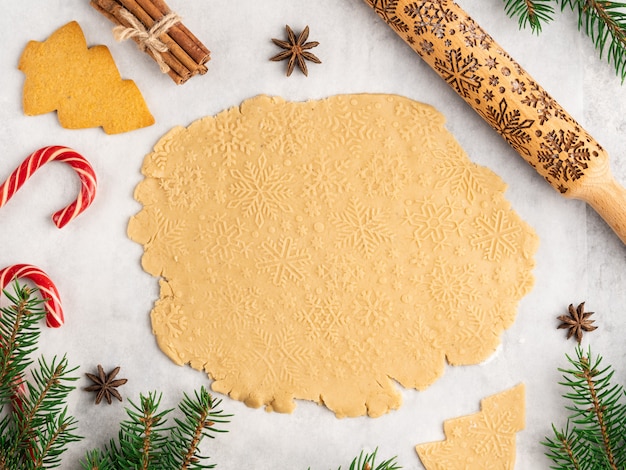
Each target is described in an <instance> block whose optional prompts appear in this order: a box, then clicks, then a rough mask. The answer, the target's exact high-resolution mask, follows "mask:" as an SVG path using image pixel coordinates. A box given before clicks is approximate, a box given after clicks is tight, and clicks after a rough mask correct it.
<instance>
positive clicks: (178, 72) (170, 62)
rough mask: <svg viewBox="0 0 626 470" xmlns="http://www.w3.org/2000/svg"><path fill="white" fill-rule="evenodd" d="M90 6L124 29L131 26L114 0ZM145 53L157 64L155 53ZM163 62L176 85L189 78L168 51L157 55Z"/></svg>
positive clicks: (93, 1)
mask: <svg viewBox="0 0 626 470" xmlns="http://www.w3.org/2000/svg"><path fill="white" fill-rule="evenodd" d="M90 4H91V6H92V7H94V8H95V9H96V10H97V11H99V12H100V13H102V14H104V15H105V16H106V17H107V18H109V19H110V20H111V21H113V22H114V23H115V24H117V25H121V26H124V27H126V28H128V27H131V26H132V25H131V24H130V23H129V22H128V21H127V20H126V19H125V18H124V17H123V16H122V13H121V11H122V9H123V7H122V6H121V5H120V4H119V3H117V2H116V1H115V0H91V2H90ZM133 40H134V41H135V42H136V43H137V44H138V45H140V46H141V41H140V40H139V39H137V38H133ZM146 53H147V54H148V55H149V56H150V57H152V58H153V59H154V60H155V62H158V60H157V58H156V57H155V53H154V52H152V51H150V50H146ZM159 54H160V57H161V59H162V60H163V62H164V63H165V64H166V65H167V66H168V67H169V68H170V69H169V70H168V71H167V74H168V75H169V77H170V78H171V79H172V80H173V81H174V82H175V83H176V84H177V85H180V84H182V83H185V82H186V81H187V80H189V78H190V77H191V72H190V71H189V70H188V69H186V68H185V67H184V66H183V65H182V64H181V63H180V62H179V61H178V59H176V57H174V56H173V54H172V53H171V52H169V51H167V52H163V53H159Z"/></svg>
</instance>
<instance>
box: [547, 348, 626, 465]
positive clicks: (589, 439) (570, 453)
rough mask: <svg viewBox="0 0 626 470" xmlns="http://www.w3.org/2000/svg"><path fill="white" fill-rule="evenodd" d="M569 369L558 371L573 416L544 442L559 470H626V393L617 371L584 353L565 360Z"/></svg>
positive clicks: (554, 429)
mask: <svg viewBox="0 0 626 470" xmlns="http://www.w3.org/2000/svg"><path fill="white" fill-rule="evenodd" d="M567 360H568V361H569V363H570V365H571V367H570V368H568V369H559V371H560V372H562V373H563V374H564V375H563V381H562V382H561V383H560V384H561V385H563V386H564V387H566V389H567V393H565V394H564V395H563V397H564V398H565V399H567V400H568V405H567V406H566V409H567V410H568V411H569V412H570V416H569V418H568V420H567V424H566V427H565V429H564V430H560V431H559V430H557V428H556V427H555V426H554V425H553V426H552V429H553V434H554V436H553V437H547V438H546V440H545V441H544V442H543V445H544V446H546V448H547V452H546V455H547V456H548V458H550V459H551V460H552V462H553V463H554V464H555V466H552V467H550V468H553V469H556V470H566V469H581V470H586V469H592V468H594V469H595V468H598V469H600V468H602V469H609V470H622V469H624V468H626V390H624V387H622V386H621V385H616V384H613V383H612V378H613V370H612V368H611V367H610V366H607V367H603V366H602V357H601V356H596V357H595V358H593V357H592V355H591V350H590V349H589V350H588V351H587V353H585V352H584V351H583V350H582V348H581V347H580V346H578V347H577V348H576V357H575V358H570V357H569V356H567Z"/></svg>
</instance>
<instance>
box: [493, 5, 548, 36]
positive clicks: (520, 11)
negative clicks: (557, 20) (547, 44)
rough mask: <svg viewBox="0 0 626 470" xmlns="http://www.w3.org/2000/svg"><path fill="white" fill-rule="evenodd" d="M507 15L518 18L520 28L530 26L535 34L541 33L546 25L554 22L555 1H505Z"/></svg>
mask: <svg viewBox="0 0 626 470" xmlns="http://www.w3.org/2000/svg"><path fill="white" fill-rule="evenodd" d="M505 1H506V5H505V10H506V14H507V15H509V16H511V17H517V18H518V22H519V26H520V28H525V27H526V26H530V27H531V29H532V31H533V32H536V33H539V32H540V31H541V27H542V25H543V24H544V23H548V22H549V21H551V20H552V15H553V14H554V8H553V6H552V3H553V0H522V1H520V0H505Z"/></svg>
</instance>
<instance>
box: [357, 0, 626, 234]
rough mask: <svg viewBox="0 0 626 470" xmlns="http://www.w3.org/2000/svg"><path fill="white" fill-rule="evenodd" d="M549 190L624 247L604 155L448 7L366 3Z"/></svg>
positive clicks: (401, 0) (625, 207)
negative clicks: (575, 203) (574, 202)
mask: <svg viewBox="0 0 626 470" xmlns="http://www.w3.org/2000/svg"><path fill="white" fill-rule="evenodd" d="M364 1H365V2H366V3H367V4H368V5H370V6H371V7H372V8H373V9H374V11H375V12H376V13H377V14H378V15H379V16H380V17H381V18H382V19H383V20H384V21H385V22H386V23H387V24H388V25H389V26H390V27H391V28H393V30H394V31H396V33H398V35H399V36H400V37H401V38H402V39H403V40H404V41H405V42H406V43H407V44H408V45H409V46H411V48H412V49H413V50H414V51H415V52H417V53H418V54H419V55H420V56H421V57H422V59H424V60H425V61H426V63H428V65H430V66H431V67H432V68H433V69H434V70H435V71H436V72H437V73H438V74H439V75H440V76H441V78H443V79H444V80H445V81H446V82H447V83H448V84H449V85H450V86H451V87H452V88H453V89H454V90H455V91H456V92H457V93H458V94H459V95H460V96H461V97H462V98H463V99H464V100H465V101H466V102H467V103H469V104H470V106H472V107H473V108H474V109H475V110H476V111H477V112H478V114H480V115H481V116H482V117H483V118H484V119H485V120H486V121H487V122H488V123H489V124H490V125H491V126H492V127H493V128H494V129H495V130H496V131H497V132H498V133H499V134H500V135H501V136H502V137H503V138H504V139H505V140H506V141H507V142H508V143H509V144H510V145H511V146H512V147H513V148H514V149H515V150H516V151H517V152H518V153H519V154H520V155H521V156H522V157H523V158H524V159H525V160H526V161H527V162H528V163H529V164H530V165H531V166H533V167H534V168H535V169H536V170H537V172H538V173H539V174H540V175H542V176H543V177H544V178H545V179H546V180H547V181H548V183H550V184H551V185H552V187H554V188H555V189H556V190H557V191H559V192H560V193H561V194H563V195H564V196H566V197H569V198H574V199H580V200H583V201H586V202H587V203H589V204H590V205H591V206H592V207H593V208H594V209H595V210H596V211H597V212H598V213H599V214H600V215H601V216H602V218H604V220H605V221H606V222H607V223H608V224H609V226H611V228H612V229H613V230H614V231H615V233H616V234H617V235H618V236H619V238H620V239H621V240H622V242H624V243H626V190H625V189H624V188H623V187H622V186H620V185H619V184H618V183H617V182H616V181H615V179H614V178H613V175H612V174H611V171H610V167H609V157H608V154H607V153H606V151H605V150H604V149H603V148H602V146H601V145H600V144H598V143H597V142H596V141H595V140H594V139H593V138H592V137H591V136H590V135H589V133H587V132H586V131H585V130H584V129H583V128H582V127H581V126H580V125H579V124H578V123H577V122H576V121H575V120H574V119H573V118H572V117H571V116H570V115H569V114H568V113H567V112H566V111H565V110H564V109H563V108H562V107H561V106H560V105H559V104H558V103H557V102H556V101H555V100H554V99H553V98H552V97H551V96H550V95H549V94H548V93H547V92H546V91H545V90H544V89H543V88H542V87H541V86H540V85H539V84H538V83H537V82H536V81H535V80H533V78H532V77H531V76H530V75H528V74H527V73H526V71H524V69H522V67H520V65H519V64H518V63H517V62H516V61H515V60H513V58H512V57H511V56H510V55H508V54H507V53H506V52H505V51H504V50H503V49H502V48H501V47H500V46H499V45H498V44H497V43H496V42H495V41H494V40H493V38H492V37H491V36H489V35H488V34H487V33H486V32H485V31H484V30H483V29H482V28H481V27H480V26H479V25H478V24H477V23H476V22H475V21H474V20H472V19H471V18H470V17H469V15H468V14H467V13H466V12H464V11H463V10H462V9H461V8H460V7H459V6H458V5H457V4H456V3H455V2H453V1H451V0H432V1H425V0H421V1H415V0H364Z"/></svg>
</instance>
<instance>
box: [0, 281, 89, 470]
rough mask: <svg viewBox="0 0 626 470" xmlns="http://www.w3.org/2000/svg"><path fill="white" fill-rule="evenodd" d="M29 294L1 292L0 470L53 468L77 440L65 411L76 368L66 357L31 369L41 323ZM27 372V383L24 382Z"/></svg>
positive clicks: (40, 314)
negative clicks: (4, 304) (4, 302)
mask: <svg viewBox="0 0 626 470" xmlns="http://www.w3.org/2000/svg"><path fill="white" fill-rule="evenodd" d="M34 292H35V291H34V290H31V289H29V288H28V287H25V286H20V285H18V284H17V283H15V285H14V293H13V294H11V293H9V292H6V291H5V292H4V294H5V295H6V296H7V298H8V299H9V301H10V305H9V306H8V307H5V308H2V309H0V410H1V411H3V412H4V413H3V414H2V419H1V420H0V470H4V469H11V470H13V469H17V468H19V469H39V468H54V467H58V466H59V465H60V464H61V455H62V454H63V452H64V451H65V450H66V447H67V445H68V444H70V443H71V442H76V441H78V440H80V439H81V437H79V436H77V435H76V434H74V431H75V429H76V420H75V419H74V418H73V417H72V416H70V415H69V414H68V412H67V411H68V410H67V407H66V406H65V402H66V400H67V397H68V395H69V393H70V392H71V391H72V390H73V389H74V388H75V387H74V386H72V385H71V383H72V382H74V381H75V380H77V377H73V376H71V374H72V372H74V371H75V370H76V368H71V367H70V366H69V363H68V361H67V359H66V357H63V358H61V359H60V360H59V359H57V358H56V357H55V358H53V360H52V361H51V362H50V363H48V362H47V361H46V360H45V359H44V358H40V359H39V361H38V364H37V367H34V368H33V367H31V366H32V365H33V361H32V359H30V355H31V354H32V353H33V352H35V351H36V349H37V342H38V340H39V334H40V332H39V328H38V324H39V322H40V320H42V319H43V318H44V317H45V311H44V310H43V308H42V303H43V302H42V301H41V300H38V299H35V298H33V293H34ZM27 369H30V370H31V372H32V374H31V375H32V379H31V380H25V379H24V373H25V371H26V370H27ZM5 408H7V409H6V410H5ZM8 408H11V409H10V410H9V409H8Z"/></svg>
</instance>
